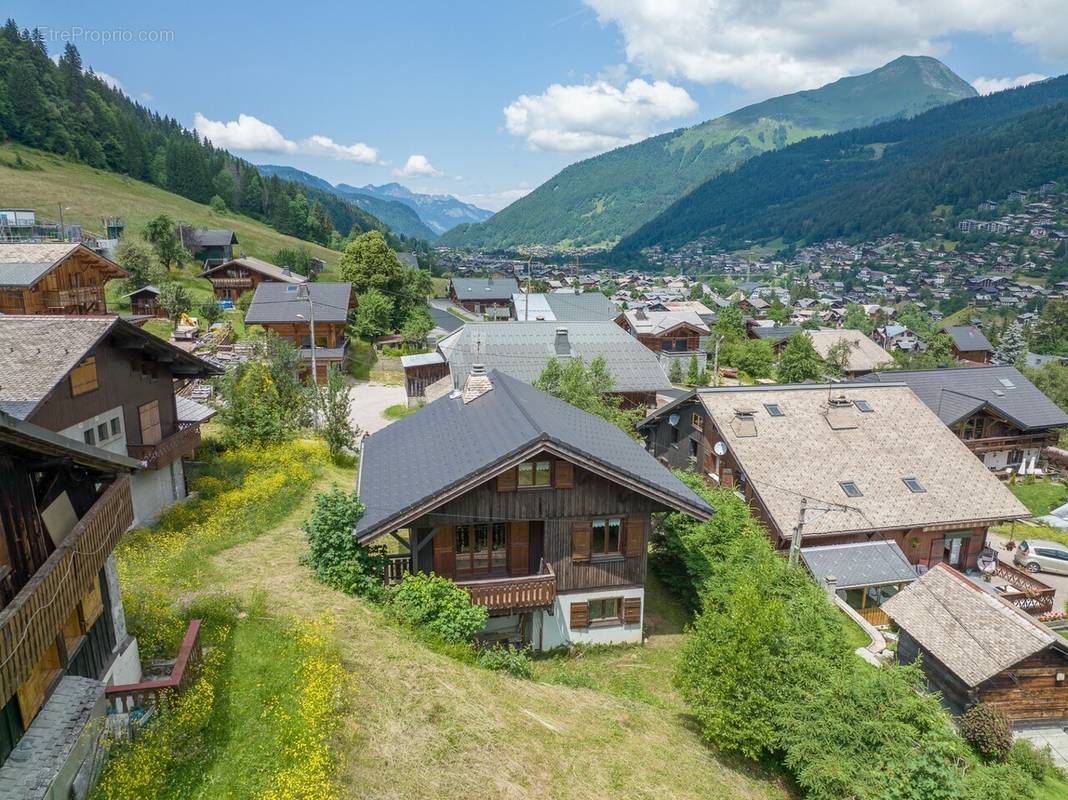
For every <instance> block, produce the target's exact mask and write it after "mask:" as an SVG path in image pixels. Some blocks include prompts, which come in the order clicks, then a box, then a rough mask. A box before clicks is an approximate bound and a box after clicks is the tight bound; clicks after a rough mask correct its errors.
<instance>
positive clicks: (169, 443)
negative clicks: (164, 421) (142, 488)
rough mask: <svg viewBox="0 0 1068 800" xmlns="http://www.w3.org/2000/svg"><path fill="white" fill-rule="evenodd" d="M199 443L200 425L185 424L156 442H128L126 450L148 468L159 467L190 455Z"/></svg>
mask: <svg viewBox="0 0 1068 800" xmlns="http://www.w3.org/2000/svg"><path fill="white" fill-rule="evenodd" d="M199 444H200V425H187V426H186V427H182V428H179V429H178V430H177V431H175V432H174V433H172V434H171V435H170V436H168V437H167V438H166V439H163V440H162V441H160V442H159V443H157V444H128V445H126V452H127V453H129V455H130V458H136V459H138V460H139V461H144V462H145V465H146V466H147V467H148V468H149V469H159V468H160V467H165V466H167V465H168V464H170V463H172V462H174V461H177V460H178V459H179V458H182V457H183V456H189V455H192V453H193V451H194V450H195V449H196V448H197V445H199Z"/></svg>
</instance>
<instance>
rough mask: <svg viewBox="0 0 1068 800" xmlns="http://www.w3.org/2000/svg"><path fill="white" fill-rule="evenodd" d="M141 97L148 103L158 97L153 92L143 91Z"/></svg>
mask: <svg viewBox="0 0 1068 800" xmlns="http://www.w3.org/2000/svg"><path fill="white" fill-rule="evenodd" d="M141 99H142V100H144V101H145V102H146V103H150V102H152V101H153V100H155V99H156V98H155V97H154V96H153V94H152V92H141Z"/></svg>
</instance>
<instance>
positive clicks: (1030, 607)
mask: <svg viewBox="0 0 1068 800" xmlns="http://www.w3.org/2000/svg"><path fill="white" fill-rule="evenodd" d="M994 575H995V576H996V577H998V578H1001V579H1002V580H1003V581H1005V582H1006V583H1007V584H1009V586H1011V587H1012V588H1013V590H1014V591H1006V592H1002V593H1001V595H1000V596H1001V598H1002V599H1004V600H1005V602H1007V603H1011V604H1012V605H1014V606H1016V607H1017V608H1018V609H1020V610H1021V611H1026V612H1027V613H1028V614H1031V615H1032V616H1035V617H1037V616H1039V615H1040V614H1046V613H1048V612H1050V611H1052V610H1053V597H1054V595H1055V594H1056V591H1055V590H1054V589H1053V588H1052V587H1049V586H1047V585H1046V584H1044V583H1042V581H1040V580H1038V579H1036V578H1032V577H1031V576H1030V575H1028V574H1027V573H1026V572H1024V571H1023V570H1019V569H1016V567H1014V566H1012V565H1011V564H1006V563H1005V562H1004V561H999V562H998V564H997V567H995V568H994Z"/></svg>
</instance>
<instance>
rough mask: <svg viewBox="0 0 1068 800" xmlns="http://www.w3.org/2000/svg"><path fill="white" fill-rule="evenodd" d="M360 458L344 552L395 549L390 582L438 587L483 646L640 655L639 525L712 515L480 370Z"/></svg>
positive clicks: (649, 469)
mask: <svg viewBox="0 0 1068 800" xmlns="http://www.w3.org/2000/svg"><path fill="white" fill-rule="evenodd" d="M363 448H364V449H363V457H362V459H361V464H360V476H359V484H358V493H359V495H360V498H361V501H362V502H363V503H364V504H365V505H366V506H367V509H368V510H367V513H366V514H365V515H364V517H363V518H362V519H361V520H360V522H359V523H358V525H357V527H356V529H355V535H356V537H357V539H358V540H359V541H361V542H364V543H367V542H373V541H375V540H376V539H379V538H381V537H382V536H386V535H395V536H397V537H398V538H400V540H401V541H403V542H404V543H405V547H406V552H405V553H404V554H403V555H400V556H396V557H394V559H393V562H392V563H391V567H390V575H391V576H392V577H393V578H394V579H396V578H399V577H400V576H402V575H403V574H404V573H406V572H408V571H416V572H434V573H435V574H438V575H442V576H445V577H449V578H452V579H453V580H455V581H456V582H457V583H459V584H460V585H461V586H463V587H465V588H466V589H467V590H468V592H469V593H470V594H471V597H472V600H473V601H474V602H475V603H477V604H480V605H484V606H486V607H487V608H488V610H489V612H490V621H489V623H488V625H487V627H486V630H485V631H484V632H483V634H482V638H483V639H487V640H508V641H514V642H522V643H525V644H529V645H530V646H532V647H533V648H535V649H538V650H549V649H553V648H556V647H561V646H568V645H573V644H610V643H626V642H633V643H637V642H641V640H642V621H643V614H644V608H643V606H644V597H645V588H644V585H645V575H646V570H647V560H646V552H647V546H648V539H649V534H650V531H651V530H652V524H653V515H655V514H659V513H662V512H666V511H672V510H674V511H683V512H685V513H690V514H692V515H693V516H695V517H698V518H701V519H705V518H707V517H708V516H710V515H711V513H712V509H710V508H709V507H708V506H707V504H706V503H705V502H704V501H703V500H702V499H701V498H700V497H698V496H697V495H696V494H694V493H693V492H692V491H690V490H689V489H688V488H687V487H686V486H685V485H684V484H682V483H681V482H680V481H679V480H678V479H677V478H675V477H674V476H673V475H672V474H671V473H670V472H669V471H668V470H666V469H665V468H664V467H662V466H661V465H659V464H657V463H656V461H655V460H653V459H652V458H651V457H650V456H649V455H648V454H647V453H645V452H644V451H643V450H642V448H641V446H640V445H639V444H638V443H636V442H635V441H633V440H632V439H630V437H628V436H627V435H626V434H625V433H624V432H623V431H621V430H619V429H618V428H616V427H614V426H612V425H610V424H609V423H607V422H605V421H604V420H601V419H600V418H598V417H594V416H592V415H590V414H587V413H586V412H584V411H580V410H578V409H576V408H574V407H573V406H571V405H569V404H567V403H564V402H562V401H560V400H557V399H555V398H552V397H550V396H549V395H546V394H544V393H542V392H540V391H538V390H536V389H534V388H533V387H531V386H529V385H527V384H525V383H522V382H521V381H518V380H516V379H514V378H511V377H509V376H507V375H505V374H503V373H501V372H498V371H491V372H489V373H487V372H486V371H485V369H484V368H482V367H481V366H480V365H476V366H475V367H474V368H473V370H472V373H471V375H470V376H469V378H468V380H467V381H466V382H465V385H464V388H463V389H462V390H461V391H459V392H454V393H452V394H450V395H448V396H445V397H442V398H440V399H438V400H435V401H434V402H432V403H430V404H428V405H427V406H426V407H425V408H423V409H421V410H420V411H418V412H416V413H414V414H412V415H410V416H408V417H405V418H404V419H403V420H400V421H398V422H396V423H394V424H393V425H391V426H389V427H388V428H385V429H383V430H382V431H379V432H377V433H374V434H372V435H371V436H369V437H368V438H367V439H365V440H364V445H363Z"/></svg>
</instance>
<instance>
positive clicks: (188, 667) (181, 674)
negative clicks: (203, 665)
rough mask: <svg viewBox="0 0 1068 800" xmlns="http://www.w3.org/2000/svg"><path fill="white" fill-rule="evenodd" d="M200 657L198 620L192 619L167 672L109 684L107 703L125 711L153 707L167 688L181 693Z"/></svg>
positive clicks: (192, 678) (193, 672)
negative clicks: (148, 678) (163, 675)
mask: <svg viewBox="0 0 1068 800" xmlns="http://www.w3.org/2000/svg"><path fill="white" fill-rule="evenodd" d="M203 658H204V651H203V648H202V647H201V644H200V620H199V619H194V620H191V621H190V622H189V628H188V629H187V630H186V632H185V638H184V639H183V640H182V646H181V647H180V648H179V649H178V658H177V659H176V660H175V662H174V666H173V667H172V668H171V674H170V675H168V676H167V677H166V678H162V679H160V680H155V681H144V682H142V683H124V684H120V685H118V686H109V687H108V688H107V689H105V690H104V696H105V697H106V698H107V699H108V702H109V703H112V704H114V707H115V710H116V711H118V712H119V713H122V714H129V713H130V712H131V711H133V710H134V709H135V708H140V709H143V710H145V711H147V710H149V709H151V708H155V707H156V706H158V705H159V702H160V698H161V697H163V696H164V695H165V694H166V693H167V692H174V693H175V694H181V693H182V692H184V691H185V690H186V689H187V688H188V687H189V684H190V683H192V682H193V680H194V679H195V678H196V672H197V668H198V667H199V665H200V662H201V660H202V659H203Z"/></svg>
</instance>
